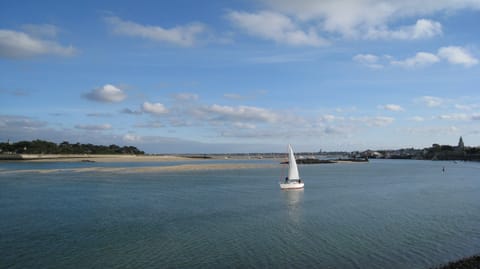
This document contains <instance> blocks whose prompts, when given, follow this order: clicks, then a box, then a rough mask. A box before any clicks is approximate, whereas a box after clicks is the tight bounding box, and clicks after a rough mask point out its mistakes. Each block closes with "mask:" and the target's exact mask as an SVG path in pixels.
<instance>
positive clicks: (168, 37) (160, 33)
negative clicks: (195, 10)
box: [105, 16, 207, 47]
mask: <svg viewBox="0 0 480 269" xmlns="http://www.w3.org/2000/svg"><path fill="white" fill-rule="evenodd" d="M105 21H106V22H107V23H108V24H109V25H110V26H111V27H112V31H113V33H115V34H119V35H125V36H131V37H142V38H146V39H150V40H153V41H157V42H165V43H170V44H174V45H179V46H184V47H190V46H194V45H196V44H197V43H198V42H199V38H200V35H202V34H205V33H206V32H207V27H206V26H205V25H204V24H202V23H191V24H188V25H185V26H176V27H173V28H170V29H165V28H163V27H160V26H150V25H141V24H138V23H135V22H131V21H125V20H122V19H120V18H118V17H114V16H111V17H106V18H105Z"/></svg>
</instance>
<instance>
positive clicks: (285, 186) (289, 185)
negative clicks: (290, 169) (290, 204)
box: [280, 182, 304, 190]
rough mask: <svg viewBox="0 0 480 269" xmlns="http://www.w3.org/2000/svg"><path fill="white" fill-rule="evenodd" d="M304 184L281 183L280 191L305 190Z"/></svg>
mask: <svg viewBox="0 0 480 269" xmlns="http://www.w3.org/2000/svg"><path fill="white" fill-rule="evenodd" d="M303 186H304V183H303V182H301V183H298V182H290V183H280V189H282V190H288V189H303Z"/></svg>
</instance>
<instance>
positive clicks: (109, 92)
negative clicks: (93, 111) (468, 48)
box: [83, 84, 127, 103]
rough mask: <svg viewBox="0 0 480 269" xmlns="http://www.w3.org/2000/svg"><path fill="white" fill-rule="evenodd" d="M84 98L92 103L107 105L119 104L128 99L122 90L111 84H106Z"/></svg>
mask: <svg viewBox="0 0 480 269" xmlns="http://www.w3.org/2000/svg"><path fill="white" fill-rule="evenodd" d="M83 96H84V97H85V98H87V99H89V100H92V101H97V102H105V103H118V102H121V101H123V100H124V99H125V98H126V97H127V95H126V94H125V93H124V92H123V91H122V90H121V89H119V88H117V87H115V86H114V85H111V84H106V85H105V86H103V87H100V88H97V89H94V90H92V91H90V92H89V93H86V94H84V95H83Z"/></svg>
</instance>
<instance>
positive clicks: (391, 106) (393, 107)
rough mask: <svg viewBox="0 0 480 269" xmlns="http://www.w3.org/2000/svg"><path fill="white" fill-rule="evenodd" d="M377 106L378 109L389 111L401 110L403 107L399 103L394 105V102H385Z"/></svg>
mask: <svg viewBox="0 0 480 269" xmlns="http://www.w3.org/2000/svg"><path fill="white" fill-rule="evenodd" d="M378 108H380V109H384V110H390V111H403V110H404V109H403V107H401V106H400V105H395V104H386V105H380V106H378Z"/></svg>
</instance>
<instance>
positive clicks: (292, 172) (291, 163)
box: [288, 145, 300, 180]
mask: <svg viewBox="0 0 480 269" xmlns="http://www.w3.org/2000/svg"><path fill="white" fill-rule="evenodd" d="M299 179H300V175H299V174H298V168H297V161H296V160H295V155H294V154H293V149H292V146H290V145H288V180H299Z"/></svg>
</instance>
